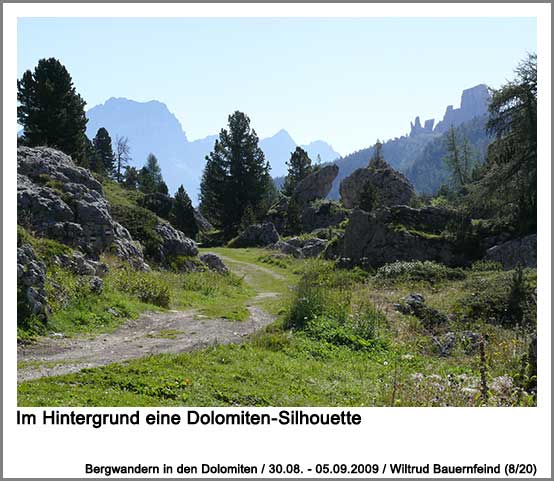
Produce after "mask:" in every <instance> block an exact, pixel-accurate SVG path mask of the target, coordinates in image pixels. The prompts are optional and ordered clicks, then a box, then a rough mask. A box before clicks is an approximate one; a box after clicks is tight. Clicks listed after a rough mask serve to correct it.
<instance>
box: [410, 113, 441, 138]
mask: <svg viewBox="0 0 554 481" xmlns="http://www.w3.org/2000/svg"><path fill="white" fill-rule="evenodd" d="M434 123H435V119H429V120H426V121H425V125H424V126H423V127H422V126H421V121H420V120H419V116H418V117H416V118H415V121H414V122H413V123H412V122H410V137H415V136H416V135H420V134H432V133H433V125H434Z"/></svg>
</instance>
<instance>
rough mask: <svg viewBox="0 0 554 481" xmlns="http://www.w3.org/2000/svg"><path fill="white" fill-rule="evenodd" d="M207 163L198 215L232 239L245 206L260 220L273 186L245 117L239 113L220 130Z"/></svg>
mask: <svg viewBox="0 0 554 481" xmlns="http://www.w3.org/2000/svg"><path fill="white" fill-rule="evenodd" d="M206 160H207V162H206V167H205V169H204V174H203V176H202V183H201V186H200V201H201V204H200V205H201V211H202V213H203V214H204V215H205V216H206V217H207V218H208V219H209V220H210V221H211V222H212V224H214V225H216V226H217V227H219V228H221V229H223V231H224V233H225V235H226V237H231V236H233V235H235V234H236V233H237V232H238V230H239V227H240V224H241V220H242V218H243V215H244V211H245V209H246V208H247V206H249V205H250V206H251V207H252V209H254V211H255V215H256V218H259V217H260V216H261V214H262V211H263V209H264V208H265V200H266V199H267V197H268V190H269V189H270V186H271V184H272V180H271V177H270V175H269V169H270V167H269V163H268V162H267V161H266V160H265V157H264V153H263V152H262V150H261V149H260V147H259V146H258V136H257V135H256V132H255V131H254V130H253V129H251V127H250V119H249V118H248V116H246V115H245V114H244V113H242V112H239V111H236V112H234V113H233V114H232V115H230V116H229V119H228V129H222V130H221V132H220V134H219V139H218V141H216V143H215V145H214V149H213V151H212V152H211V153H210V154H209V155H208V156H207V157H206Z"/></svg>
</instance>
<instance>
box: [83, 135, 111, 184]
mask: <svg viewBox="0 0 554 481" xmlns="http://www.w3.org/2000/svg"><path fill="white" fill-rule="evenodd" d="M92 144H93V146H94V150H95V154H96V155H95V156H94V157H95V158H94V164H92V163H91V164H90V166H89V168H90V169H91V170H93V171H95V172H98V173H100V174H103V175H106V176H112V175H114V173H115V170H116V169H115V154H114V153H113V149H112V139H111V137H110V134H109V133H108V131H107V130H106V129H105V128H104V127H100V128H99V129H98V132H97V133H96V136H95V137H94V139H93V140H92Z"/></svg>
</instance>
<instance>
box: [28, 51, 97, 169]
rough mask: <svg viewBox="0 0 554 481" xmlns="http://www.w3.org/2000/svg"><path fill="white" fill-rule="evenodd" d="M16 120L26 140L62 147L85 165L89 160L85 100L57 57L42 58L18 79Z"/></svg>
mask: <svg viewBox="0 0 554 481" xmlns="http://www.w3.org/2000/svg"><path fill="white" fill-rule="evenodd" d="M17 101H18V102H19V106H18V107H17V121H18V123H19V124H20V125H22V126H23V137H24V140H23V142H24V143H25V145H28V146H31V147H35V146H39V145H46V146H49V147H54V148H57V149H60V150H61V151H62V152H65V153H66V154H68V155H70V156H71V157H72V158H73V160H74V161H75V162H76V163H77V164H79V165H83V164H84V163H85V161H86V135H85V130H86V126H87V118H86V116H85V105H86V102H85V101H84V100H83V99H82V98H81V96H80V95H79V94H78V93H77V91H76V90H75V87H74V85H73V80H72V79H71V75H69V72H68V71H67V70H66V68H65V67H64V66H63V65H62V64H61V63H60V61H59V60H57V59H55V58H49V59H41V60H39V62H38V65H37V66H36V67H35V70H34V71H33V72H31V71H30V70H27V71H26V72H25V73H24V74H23V76H22V77H21V79H19V80H18V81H17Z"/></svg>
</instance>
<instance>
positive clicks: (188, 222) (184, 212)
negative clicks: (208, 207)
mask: <svg viewBox="0 0 554 481" xmlns="http://www.w3.org/2000/svg"><path fill="white" fill-rule="evenodd" d="M170 221H171V223H172V224H173V225H174V226H175V227H176V228H177V229H179V230H180V231H183V232H184V233H185V235H187V236H188V237H191V238H192V239H194V238H195V237H196V235H197V234H198V225H197V224H196V219H195V217H194V208H193V207H192V202H191V200H190V197H189V196H188V194H187V192H186V190H185V188H184V187H183V186H182V185H181V186H179V189H177V192H176V193H175V201H174V202H173V208H172V209H171V213H170Z"/></svg>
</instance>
